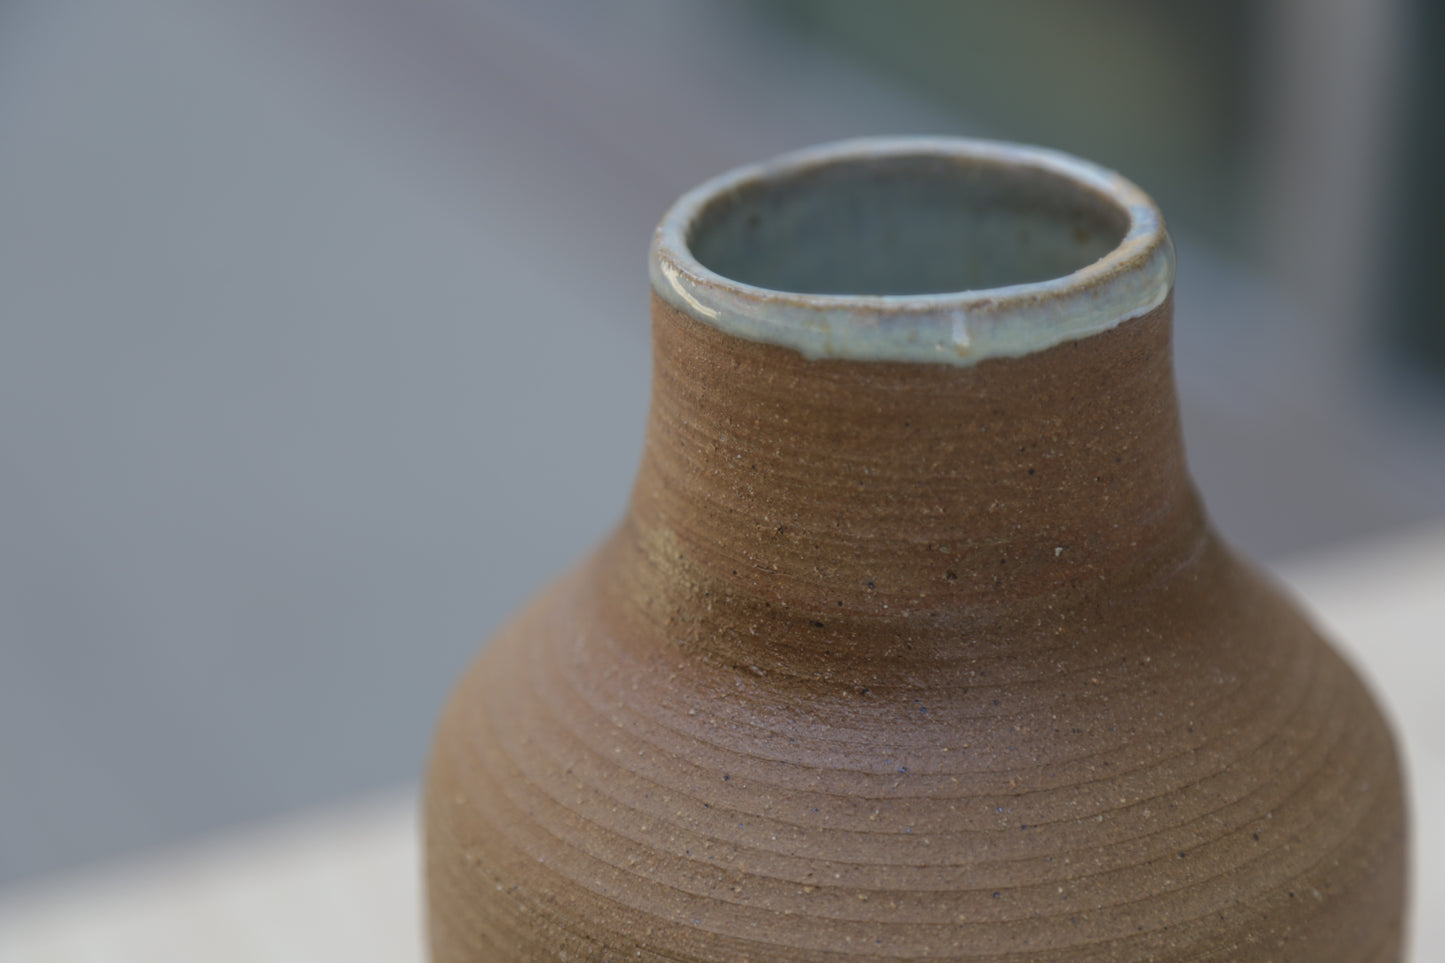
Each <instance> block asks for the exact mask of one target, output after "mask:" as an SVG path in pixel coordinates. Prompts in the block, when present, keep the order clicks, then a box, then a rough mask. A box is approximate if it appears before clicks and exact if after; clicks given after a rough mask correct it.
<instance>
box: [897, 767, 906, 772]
mask: <svg viewBox="0 0 1445 963" xmlns="http://www.w3.org/2000/svg"><path fill="white" fill-rule="evenodd" d="M898 771H899V772H902V773H907V772H908V767H907V766H899V767H898Z"/></svg>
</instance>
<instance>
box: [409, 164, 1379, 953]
mask: <svg viewBox="0 0 1445 963" xmlns="http://www.w3.org/2000/svg"><path fill="white" fill-rule="evenodd" d="M1173 274H1174V251H1173V246H1172V244H1171V242H1170V240H1169V236H1168V233H1167V231H1166V228H1165V225H1164V222H1163V220H1162V218H1161V216H1160V214H1159V212H1158V210H1157V209H1156V208H1155V205H1154V204H1153V203H1152V202H1151V201H1150V200H1149V198H1148V197H1146V196H1145V195H1144V194H1143V193H1142V192H1141V191H1140V190H1139V189H1138V188H1136V187H1135V186H1133V185H1132V184H1130V183H1129V182H1127V181H1125V180H1123V179H1122V178H1120V177H1119V176H1118V175H1116V174H1113V173H1111V172H1109V171H1106V170H1103V169H1101V168H1099V167H1096V166H1094V165H1092V164H1089V163H1087V162H1084V161H1081V160H1078V159H1075V158H1072V157H1068V156H1066V155H1062V154H1058V153H1054V152H1050V151H1044V150H1040V149H1035V148H1026V147H1019V146H1013V145H1005V144H996V143H989V142H980V141H969V140H953V139H885V140H866V141H854V142H847V143H843V144H835V145H830V146H826V147H822V148H817V149H813V150H809V151H805V152H801V153H797V154H793V155H788V156H785V157H783V158H780V159H778V160H776V161H773V162H770V163H767V164H764V165H759V166H755V167H749V168H744V169H741V170H738V171H735V172H733V173H731V174H728V175H725V176H723V177H721V178H719V179H717V180H714V181H711V182H709V183H707V184H705V185H703V186H702V187H700V188H698V189H697V190H695V191H693V192H691V193H689V194H687V195H685V196H684V197H683V198H682V199H681V200H680V201H678V203H677V204H676V205H675V206H674V207H673V208H672V209H671V211H670V212H669V213H668V214H667V216H666V218H665V219H664V220H663V222H662V224H661V226H660V227H659V229H658V231H657V234H656V238H655V241H654V244H653V248H652V252H651V280H652V292H653V297H652V330H653V353H654V366H653V385H652V391H653V394H652V405H651V411H650V414H649V419H648V425H647V441H646V446H645V452H644V454H643V458H642V464H641V466H640V469H639V471H638V475H637V481H636V485H635V488H634V490H633V494H632V498H631V503H630V505H629V507H628V509H627V511H626V514H625V517H624V518H623V520H622V522H621V523H620V525H619V526H618V527H617V529H616V531H615V532H614V534H613V535H612V536H611V537H610V538H609V539H608V540H607V541H606V542H605V543H604V544H602V545H601V546H600V547H599V548H597V549H596V551H595V552H593V553H592V554H591V555H590V556H589V557H587V558H586V559H585V560H583V561H582V562H581V563H580V564H578V565H577V566H576V567H575V568H573V569H572V570H571V571H569V572H567V573H566V574H565V575H563V576H562V577H561V578H560V579H559V580H558V581H556V582H555V583H553V584H552V585H551V586H550V587H548V588H546V589H545V590H544V591H542V592H541V594H539V595H537V596H536V598H535V599H533V600H532V601H531V602H530V603H529V604H528V605H527V606H526V607H525V608H524V609H523V610H522V611H520V612H519V613H518V614H517V615H516V616H515V617H514V618H513V619H512V620H511V621H510V622H509V623H508V624H507V625H505V626H504V627H503V628H502V629H501V630H500V631H499V632H498V633H497V634H496V635H495V637H494V638H493V640H492V641H491V642H490V644H489V645H487V646H486V647H485V648H484V650H483V651H482V653H481V655H480V657H479V658H478V659H477V660H476V662H475V663H474V664H473V665H472V666H471V668H470V669H469V670H468V671H467V672H466V674H465V676H464V677H463V679H462V680H461V682H460V684H459V685H458V687H457V688H456V690H455V693H454V695H453V696H452V698H451V700H450V703H449V704H448V706H447V708H446V709H445V712H444V714H443V717H442V719H441V722H440V725H439V729H438V732H437V737H436V743H435V747H434V750H433V755H432V759H431V764H430V772H429V777H428V784H427V799H426V816H425V818H426V850H427V889H428V906H429V920H430V923H429V925H430V940H431V947H432V954H433V959H434V960H435V963H511V961H542V960H548V961H551V960H576V961H581V960H594V961H607V960H610V961H617V963H622V961H646V963H660V961H664V960H667V961H697V963H702V961H724V960H727V961H739V960H748V961H754V963H764V961H778V963H782V961H790V963H796V961H840V963H841V961H852V963H862V961H883V960H925V959H927V960H973V961H984V960H988V961H1000V963H1001V961H1011V963H1024V961H1039V963H1042V961H1052V963H1059V961H1064V963H1083V961H1091V963H1104V961H1146V960H1150V961H1183V960H1191V961H1202V960H1220V961H1223V960H1229V961H1266V960H1268V961H1300V963H1346V961H1349V963H1376V961H1379V963H1383V961H1396V960H1398V959H1399V956H1400V952H1401V945H1402V932H1401V931H1402V907H1403V902H1404V878H1405V830H1404V816H1403V809H1402V792H1401V782H1400V774H1399V771H1398V768H1397V762H1396V755H1395V750H1394V747H1393V744H1392V740H1391V735H1390V733H1389V731H1388V729H1387V727H1386V725H1385V724H1384V722H1383V721H1382V719H1381V716H1380V714H1379V711H1378V710H1377V708H1376V706H1375V704H1374V703H1373V702H1372V700H1371V697H1370V695H1369V694H1368V693H1367V691H1366V690H1365V689H1364V688H1363V687H1362V685H1361V683H1360V681H1359V680H1358V679H1357V677H1356V676H1355V674H1354V673H1353V672H1352V671H1351V669H1350V668H1349V666H1347V665H1346V664H1345V663H1344V662H1343V661H1342V660H1341V659H1340V657H1339V656H1338V655H1337V654H1336V653H1335V652H1334V651H1333V650H1332V649H1331V648H1330V647H1329V645H1328V644H1326V643H1325V642H1324V641H1322V640H1321V639H1320V638H1319V636H1318V635H1317V634H1316V633H1315V631H1314V630H1313V629H1312V628H1311V627H1310V626H1309V625H1308V624H1307V623H1306V622H1305V621H1304V620H1303V619H1302V618H1301V617H1300V615H1299V614H1298V613H1297V612H1296V610H1295V608H1294V607H1293V606H1292V604H1291V603H1290V601H1289V600H1288V599H1286V598H1285V597H1283V596H1282V595H1281V594H1280V592H1279V591H1278V590H1277V589H1276V588H1275V587H1274V586H1273V585H1272V584H1270V582H1269V581H1268V580H1267V579H1265V578H1262V577H1261V576H1260V575H1259V574H1258V573H1257V572H1256V571H1254V570H1253V569H1251V568H1250V567H1249V566H1248V565H1246V564H1245V563H1243V562H1242V561H1240V560H1239V559H1238V558H1237V557H1236V556H1235V555H1234V554H1233V553H1232V552H1231V551H1230V550H1229V548H1228V547H1227V546H1225V545H1224V544H1222V543H1221V541H1220V540H1219V539H1218V538H1217V537H1216V536H1215V534H1214V533H1213V531H1212V530H1211V528H1210V526H1209V523H1208V521H1207V520H1206V517H1205V515H1204V513H1203V511H1202V509H1201V505H1200V500H1199V498H1198V496H1197V494H1196V492H1195V490H1194V488H1193V486H1192V484H1191V482H1190V479H1189V475H1188V472H1187V470H1186V466H1185V460H1184V452H1183V447H1182V443H1181V438H1180V428H1179V418H1178V413H1177V404H1176V395H1175V388H1174V382H1173V374H1172V359H1171V348H1170V324H1171V313H1172V300H1171V291H1172V283H1173Z"/></svg>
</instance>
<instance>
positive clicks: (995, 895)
mask: <svg viewBox="0 0 1445 963" xmlns="http://www.w3.org/2000/svg"><path fill="white" fill-rule="evenodd" d="M993 898H994V899H998V892H997V891H995V892H994V894H993Z"/></svg>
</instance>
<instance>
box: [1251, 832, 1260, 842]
mask: <svg viewBox="0 0 1445 963" xmlns="http://www.w3.org/2000/svg"><path fill="white" fill-rule="evenodd" d="M1252 835H1253V836H1254V841H1255V842H1256V843H1257V842H1259V833H1254V834H1252Z"/></svg>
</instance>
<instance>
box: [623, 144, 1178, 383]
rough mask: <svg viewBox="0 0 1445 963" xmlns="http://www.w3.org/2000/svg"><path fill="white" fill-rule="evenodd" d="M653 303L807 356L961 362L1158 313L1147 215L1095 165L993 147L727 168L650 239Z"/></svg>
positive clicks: (1165, 270) (1133, 192)
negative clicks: (661, 302)
mask: <svg viewBox="0 0 1445 963" xmlns="http://www.w3.org/2000/svg"><path fill="white" fill-rule="evenodd" d="M649 273H650V276H651V281H652V287H653V289H654V290H655V291H656V292H657V294H658V295H659V296H661V297H662V298H663V299H664V300H665V301H667V302H668V303H669V304H671V305H672V306H673V307H675V308H677V309H678V310H680V311H682V312H684V313H686V314H688V315H690V316H692V317H694V318H696V319H697V320H699V321H703V322H705V323H708V324H711V325H714V326H715V327H718V328H720V329H722V330H724V331H726V332H728V333H730V334H734V335H737V336H739V337H743V338H747V339H749V340H753V341H764V342H770V343H773V344H779V345H783V346H786V347H790V348H793V349H795V350H797V351H800V352H802V353H803V354H804V355H806V356H808V357H811V358H842V359H849V360H860V361H864V360H880V361H925V362H943V363H950V364H956V365H969V364H973V363H975V362H978V361H981V360H983V359H985V358H991V357H1018V356H1021V355H1025V354H1029V353H1031V352H1034V351H1040V350H1043V349H1044V348H1048V347H1052V346H1053V345H1055V344H1059V343H1061V342H1064V341H1069V340H1073V339H1076V338H1082V337H1086V336H1088V335H1091V334H1096V333H1098V332H1100V331H1105V330H1107V329H1109V328H1112V327H1114V326H1115V325H1117V324H1119V323H1120V322H1122V321H1125V320H1128V319H1129V318H1134V317H1138V316H1140V315H1142V314H1145V313H1147V312H1149V311H1151V310H1153V309H1154V308H1156V307H1158V306H1159V305H1160V304H1161V303H1163V301H1164V300H1165V298H1167V297H1168V295H1169V292H1170V290H1171V288H1172V285H1173V281H1174V246H1173V243H1172V242H1171V240H1170V238H1169V232H1168V230H1167V228H1166V227H1165V225H1164V218H1163V216H1162V215H1161V214H1160V213H1159V209H1158V207H1156V206H1155V204H1154V202H1153V201H1152V200H1151V199H1150V198H1149V196H1148V195H1147V194H1145V193H1144V192H1143V191H1142V190H1140V189H1139V188H1138V187H1136V186H1135V185H1134V184H1132V183H1130V182H1129V181H1128V180H1126V179H1124V178H1123V177H1121V176H1120V175H1118V174H1116V173H1114V172H1113V171H1110V170H1107V169H1106V168H1103V167H1100V166H1099V165H1096V164H1093V163H1090V162H1088V161H1085V160H1081V159H1079V158H1077V157H1073V156H1070V155H1068V154H1064V153H1061V152H1058V151H1053V150H1047V149H1044V148H1039V147H1029V146H1024V145H1019V144H1009V143H1003V142H998V141H986V140H973V139H966V138H943V137H877V138H862V139H857V140H848V141H840V142H837V143H832V144H825V145H822V146H818V147H812V148H808V149H806V150H801V151H796V152H792V153H788V154H784V155H782V156H780V157H777V158H775V159H773V160H770V161H766V162H763V163H761V164H753V165H749V166H746V167H740V168H737V169H735V170H732V171H730V172H728V173H726V174H723V175H721V176H719V177H716V178H713V179H712V180H709V181H707V182H705V183H703V184H701V185H699V186H698V187H696V188H694V189H693V190H691V191H689V192H687V193H686V194H684V195H683V196H682V197H681V198H679V199H678V201H677V202H676V203H675V204H673V206H672V208H671V209H670V210H669V211H668V212H667V214H666V215H665V216H664V217H663V219H662V222H661V223H660V224H659V225H658V228H657V231H656V232H655V234H654V236H653V241H652V250H651V256H650V259H649Z"/></svg>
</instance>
